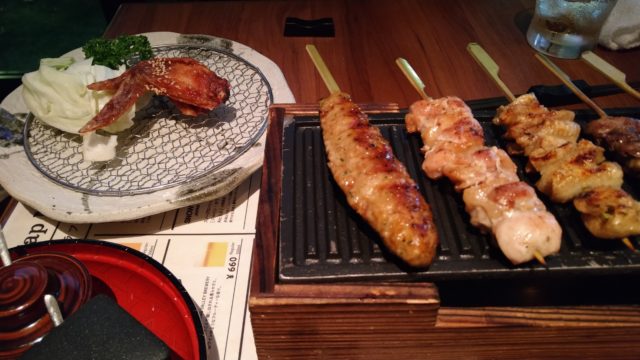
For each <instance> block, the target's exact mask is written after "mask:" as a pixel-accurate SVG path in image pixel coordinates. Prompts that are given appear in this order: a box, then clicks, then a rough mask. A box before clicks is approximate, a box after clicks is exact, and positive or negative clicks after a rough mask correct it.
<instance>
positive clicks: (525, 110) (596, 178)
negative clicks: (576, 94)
mask: <svg viewBox="0 0 640 360" xmlns="http://www.w3.org/2000/svg"><path fill="white" fill-rule="evenodd" d="M573 118H574V114H573V112H571V111H568V110H551V109H547V108H546V107H545V106H543V105H542V104H540V103H539V102H538V100H537V99H536V97H535V95H533V94H525V95H521V96H520V97H518V98H517V99H515V100H514V101H513V102H511V103H510V104H509V105H506V106H501V107H500V108H499V109H498V111H497V114H496V117H495V118H494V119H493V122H494V123H495V124H498V125H504V126H506V127H507V133H506V137H507V138H509V139H510V140H513V141H514V142H516V143H517V145H518V146H519V147H520V148H522V149H525V150H524V153H525V155H527V156H528V157H529V163H530V165H531V167H532V168H533V169H535V170H536V171H537V172H539V173H540V180H538V182H537V183H536V187H537V188H538V189H539V190H540V191H541V192H543V193H545V194H546V195H548V196H549V197H550V198H551V200H553V201H554V202H559V203H564V202H569V201H573V204H574V206H575V208H576V210H578V211H579V212H580V213H581V217H582V220H583V223H584V225H585V226H586V228H587V229H588V230H589V232H591V234H593V235H594V236H596V237H598V238H602V239H615V238H625V237H628V236H632V235H638V234H640V226H639V225H638V224H639V223H640V203H639V202H638V201H636V200H635V199H633V197H632V196H631V195H630V194H629V193H627V192H625V191H624V190H622V189H621V187H622V183H623V175H624V174H623V170H622V167H621V166H620V165H618V164H617V163H615V162H611V161H606V158H605V156H604V153H605V150H604V149H603V148H602V147H600V146H597V145H595V144H594V143H592V142H591V141H589V140H586V139H578V135H579V131H576V129H578V130H579V128H580V127H579V125H578V124H577V123H575V122H574V121H573ZM614 119H616V118H609V119H608V120H607V119H601V120H596V121H593V122H591V123H590V124H589V125H587V132H590V133H591V134H592V135H593V136H594V137H596V138H600V140H603V138H604V137H606V136H609V137H608V139H610V140H613V139H615V138H616V136H618V137H621V138H622V137H623V135H612V134H613V133H616V132H618V133H619V134H620V133H626V135H624V136H625V137H628V138H629V139H631V138H632V137H633V136H636V135H634V131H637V130H634V128H633V127H632V126H633V125H634V123H633V122H628V121H626V120H614ZM617 119H622V118H617ZM621 121H622V122H621ZM558 124H562V125H563V126H558ZM571 124H573V125H571ZM620 124H623V125H620ZM624 124H626V126H627V128H628V129H627V130H624V128H625V125H624ZM607 134H610V135H607ZM613 143H615V141H614V142H613ZM613 143H612V144H613ZM631 143H632V142H631V141H628V142H626V147H625V148H624V149H625V151H627V150H628V151H630V152H629V153H627V154H626V155H629V156H632V155H633V153H632V152H631V150H632V147H631ZM612 144H606V145H607V146H613V145H612ZM626 165H627V166H628V165H629V164H626Z"/></svg>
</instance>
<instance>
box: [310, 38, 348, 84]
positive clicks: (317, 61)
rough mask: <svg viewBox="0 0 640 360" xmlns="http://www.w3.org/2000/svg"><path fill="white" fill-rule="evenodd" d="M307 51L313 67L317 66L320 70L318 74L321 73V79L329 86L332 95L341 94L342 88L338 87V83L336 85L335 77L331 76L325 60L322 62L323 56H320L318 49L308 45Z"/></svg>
mask: <svg viewBox="0 0 640 360" xmlns="http://www.w3.org/2000/svg"><path fill="white" fill-rule="evenodd" d="M306 49H307V53H309V56H310V57H311V61H313V65H315V66H316V70H318V72H319V73H320V77H321V78H322V80H323V81H324V84H325V85H326V86H327V89H329V92H330V93H332V94H333V93H335V92H339V91H340V87H339V86H338V83H336V80H335V79H334V78H333V75H331V71H329V68H328V67H327V65H326V64H325V63H324V60H322V56H320V53H319V52H318V49H316V46H315V45H311V44H308V45H307V46H306Z"/></svg>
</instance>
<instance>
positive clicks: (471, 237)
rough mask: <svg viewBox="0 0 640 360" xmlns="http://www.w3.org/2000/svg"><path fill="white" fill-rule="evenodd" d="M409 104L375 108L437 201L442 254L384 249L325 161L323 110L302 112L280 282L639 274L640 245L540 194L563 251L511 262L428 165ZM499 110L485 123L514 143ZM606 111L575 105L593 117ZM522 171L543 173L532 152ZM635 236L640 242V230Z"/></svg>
mask: <svg viewBox="0 0 640 360" xmlns="http://www.w3.org/2000/svg"><path fill="white" fill-rule="evenodd" d="M607 112H608V113H609V115H612V116H631V117H636V118H637V117H638V116H639V115H640V109H638V108H633V109H628V108H627V109H611V110H608V111H607ZM405 114H406V112H403V111H401V112H398V113H380V114H370V119H371V123H372V124H374V125H375V126H378V127H380V129H381V131H382V134H383V135H384V136H385V137H386V138H387V139H388V140H389V141H390V143H391V146H392V148H393V151H394V153H395V154H396V156H397V157H398V158H399V159H400V160H401V161H402V162H403V163H404V164H405V166H406V167H407V169H408V171H409V173H410V175H411V176H412V177H413V179H414V180H415V181H416V182H417V184H418V186H419V188H420V191H421V192H422V194H423V195H424V197H425V198H426V200H427V202H428V203H429V204H430V205H431V208H432V210H433V212H434V219H435V221H436V225H437V228H438V232H439V236H440V246H439V247H438V252H437V257H436V259H435V261H434V263H433V264H432V265H431V266H430V267H429V268H428V269H411V268H408V267H406V266H404V265H403V263H402V261H400V260H399V259H396V258H394V257H393V255H391V254H389V253H387V252H386V251H384V249H383V248H381V246H379V244H381V240H380V238H379V236H378V235H377V234H376V233H375V232H374V231H373V230H372V229H371V227H369V225H368V224H366V223H365V222H364V221H363V220H362V219H361V218H360V216H359V215H358V214H356V213H355V212H354V211H353V210H352V209H351V208H350V207H349V206H348V204H347V202H346V199H345V197H344V195H343V193H342V191H341V190H340V188H339V187H338V186H337V184H336V183H335V181H334V180H333V178H332V176H331V173H330V171H329V169H328V167H327V165H326V155H325V151H324V145H323V143H322V134H321V130H320V127H319V119H318V117H317V116H297V117H294V121H292V122H289V123H287V124H285V125H284V129H283V140H282V154H281V155H282V164H283V169H282V184H281V186H282V193H281V207H280V217H279V218H280V224H279V225H280V236H279V245H278V246H279V249H278V250H279V258H278V269H279V280H280V281H281V282H292V283H293V282H307V283H308V282H314V281H317V282H325V281H326V282H328V281H331V282H336V281H364V280H385V281H417V280H423V281H444V280H458V279H464V280H472V279H505V278H511V279H517V278H523V277H526V278H534V277H540V278H544V277H553V278H558V277H564V276H569V277H570V276H582V275H596V274H597V275H615V274H619V275H622V274H638V273H640V252H635V253H634V252H632V251H631V250H629V249H628V248H627V247H625V246H624V245H623V244H622V242H621V241H615V240H614V241H612V240H601V239H597V238H594V237H593V236H591V235H590V234H589V232H588V231H587V230H586V228H585V227H584V225H583V224H582V221H581V220H580V217H579V214H578V212H577V211H576V210H575V209H574V208H573V205H572V204H571V203H568V204H564V205H559V204H553V203H551V202H550V201H549V200H548V199H547V198H546V196H544V195H543V194H539V196H540V198H541V199H542V200H543V201H544V202H545V204H546V205H547V208H548V209H549V210H550V211H551V212H552V213H553V214H554V215H555V216H556V218H557V219H558V221H559V222H560V224H561V226H562V228H563V241H562V248H561V251H560V252H559V253H558V254H556V255H552V256H549V257H547V266H546V267H545V266H543V265H541V264H539V263H536V262H531V263H527V264H522V265H519V266H514V265H511V263H510V262H509V261H508V260H507V259H506V258H505V257H504V255H502V253H501V252H500V250H499V249H498V248H497V247H496V246H495V245H494V244H492V239H491V237H490V236H489V235H487V234H483V233H481V232H479V231H478V230H477V229H476V228H474V227H473V226H472V225H471V224H470V223H469V216H468V215H467V213H466V212H465V210H464V204H463V202H462V197H461V194H459V193H457V192H455V191H454V189H453V186H452V185H451V183H450V182H449V181H448V180H447V179H442V180H438V181H433V180H430V179H428V178H427V177H426V175H424V173H423V172H422V170H421V168H420V166H421V163H422V159H423V156H422V154H421V152H420V148H421V146H422V141H421V139H420V137H419V136H418V135H417V134H408V133H407V132H406V130H405V126H404V115H405ZM494 115H495V112H494V111H488V110H478V111H474V116H475V117H476V119H478V120H479V121H480V123H481V124H482V126H483V128H484V131H485V139H486V144H487V145H488V146H491V145H496V146H499V147H503V148H504V147H505V146H506V143H505V142H504V140H503V139H502V138H501V135H502V133H501V129H499V128H498V127H496V126H495V125H493V124H492V123H491V119H492V118H493V116H494ZM596 117H597V116H596V115H595V114H594V113H593V112H590V111H580V110H579V111H576V121H578V122H579V123H580V124H581V125H584V124H585V123H586V122H587V121H590V120H592V119H595V118H596ZM513 159H514V161H515V162H516V164H518V166H519V169H520V177H521V178H522V179H524V180H525V181H527V182H529V183H530V184H533V183H534V182H535V180H536V175H533V174H526V173H524V172H523V169H524V165H525V163H526V159H524V158H521V157H517V156H516V157H514V158H513ZM638 182H639V181H638V180H637V179H635V180H633V179H631V178H627V179H625V183H624V185H623V188H624V189H625V190H626V191H628V192H629V193H631V194H632V195H633V196H634V198H636V199H638V198H639V196H640V185H639V184H638ZM631 242H632V243H633V244H634V245H635V246H636V248H640V237H638V236H636V237H632V238H631Z"/></svg>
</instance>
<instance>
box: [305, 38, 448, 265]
mask: <svg viewBox="0 0 640 360" xmlns="http://www.w3.org/2000/svg"><path fill="white" fill-rule="evenodd" d="M307 51H308V52H309V55H310V56H311V59H312V60H313V62H314V64H315V65H316V68H317V69H318V72H320V75H321V77H322V79H323V80H324V82H325V84H326V85H327V88H328V89H329V91H330V92H331V95H329V97H327V98H325V99H323V100H322V101H321V102H320V127H321V129H322V139H323V142H324V146H325V150H326V153H327V159H328V166H329V169H330V170H331V173H332V175H333V178H334V179H335V181H336V183H337V184H338V186H340V188H341V189H342V191H343V192H344V193H345V195H346V198H347V202H348V203H349V205H350V206H351V207H352V208H353V209H354V210H355V211H356V212H357V213H358V214H359V215H360V216H361V217H362V218H363V219H364V220H365V221H366V222H367V223H369V225H371V227H372V228H373V229H374V230H375V231H376V232H377V233H378V234H379V235H380V238H381V239H382V242H383V243H384V245H385V247H386V248H387V249H388V250H389V251H390V252H392V253H393V254H395V255H396V256H398V257H399V258H400V259H402V260H404V261H405V262H406V263H407V264H409V265H411V266H413V267H426V266H428V265H430V264H431V262H432V261H433V259H434V257H435V253H436V248H437V245H438V232H437V231H436V227H435V223H434V222H433V216H432V213H431V208H430V207H429V205H428V204H427V202H426V201H425V200H424V198H423V197H422V195H421V194H420V191H419V190H418V186H417V185H416V183H415V182H414V181H413V179H412V178H411V177H410V176H409V173H408V172H407V169H406V168H405V167H404V165H403V164H402V163H401V162H400V161H399V160H398V159H397V158H396V157H395V156H394V154H393V152H392V150H391V145H389V143H388V142H387V141H386V139H385V138H384V137H383V136H382V133H381V132H380V129H379V128H377V127H375V126H371V125H370V124H369V118H368V117H367V115H366V114H365V113H364V112H363V111H362V110H361V109H360V107H359V106H357V105H356V104H355V103H353V102H352V101H351V97H350V96H349V95H348V94H346V93H344V92H341V91H340V88H339V87H338V85H337V83H336V82H335V80H334V79H333V76H332V75H331V73H330V72H329V69H328V68H327V66H326V65H325V64H324V61H323V60H322V58H321V57H320V54H319V53H318V51H317V49H316V48H315V47H314V46H313V45H307Z"/></svg>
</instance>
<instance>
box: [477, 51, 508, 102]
mask: <svg viewBox="0 0 640 360" xmlns="http://www.w3.org/2000/svg"><path fill="white" fill-rule="evenodd" d="M467 51H468V52H469V53H470V54H471V56H472V57H473V58H474V59H475V60H476V62H478V64H480V65H481V66H482V68H483V69H484V71H486V72H487V74H489V76H490V77H491V78H492V79H493V81H494V82H495V83H496V85H498V87H499V88H500V89H501V90H502V92H503V93H504V94H505V95H506V96H507V99H509V102H512V101H513V100H515V99H516V97H515V96H514V95H513V93H512V92H511V90H509V88H508V87H507V85H506V84H505V83H504V82H503V81H502V79H500V75H499V71H500V67H499V66H498V64H496V62H495V61H493V59H492V58H491V56H489V54H487V52H486V51H484V49H483V48H482V46H480V45H479V44H477V43H469V44H468V45H467Z"/></svg>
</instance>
